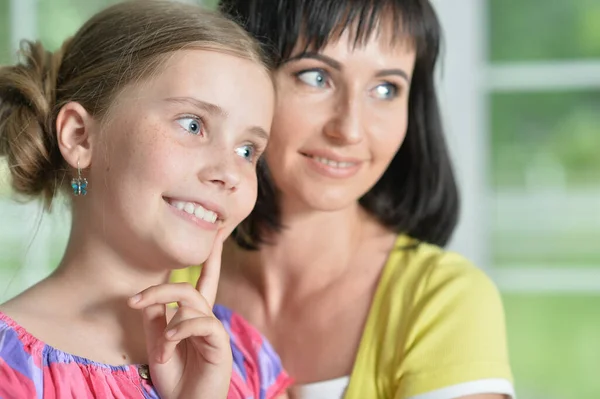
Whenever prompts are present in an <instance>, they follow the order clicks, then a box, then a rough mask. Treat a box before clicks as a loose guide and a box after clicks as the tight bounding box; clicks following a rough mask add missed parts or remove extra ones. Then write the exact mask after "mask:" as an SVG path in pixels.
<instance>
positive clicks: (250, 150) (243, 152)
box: [235, 144, 256, 162]
mask: <svg viewBox="0 0 600 399" xmlns="http://www.w3.org/2000/svg"><path fill="white" fill-rule="evenodd" d="M235 152H236V153H237V154H238V155H239V156H240V157H242V158H244V159H245V160H247V161H248V162H252V161H254V155H255V154H256V149H255V148H254V146H253V145H251V144H245V145H243V146H241V147H238V148H236V149H235Z"/></svg>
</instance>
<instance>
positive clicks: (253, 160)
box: [177, 115, 262, 164]
mask: <svg viewBox="0 0 600 399" xmlns="http://www.w3.org/2000/svg"><path fill="white" fill-rule="evenodd" d="M186 119H191V120H192V121H194V122H196V123H197V124H198V125H199V127H200V131H199V132H198V134H194V133H191V132H190V131H189V130H188V129H186V128H185V127H183V126H182V124H181V123H179V122H180V121H183V120H186ZM177 123H179V126H180V127H181V128H182V129H183V130H185V131H186V132H187V133H188V134H190V135H192V136H199V137H204V135H205V133H204V126H205V123H204V120H203V119H202V118H201V117H199V116H197V115H183V116H181V117H179V118H177ZM243 147H251V148H252V155H251V156H250V158H244V159H245V160H247V161H248V162H249V163H252V164H253V163H256V161H257V160H258V158H259V157H260V155H261V154H262V149H261V147H260V146H259V145H257V144H256V143H247V144H244V145H242V146H240V147H237V148H236V152H237V150H238V149H239V148H243ZM238 155H239V154H238Z"/></svg>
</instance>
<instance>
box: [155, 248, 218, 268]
mask: <svg viewBox="0 0 600 399" xmlns="http://www.w3.org/2000/svg"><path fill="white" fill-rule="evenodd" d="M195 244H196V245H191V244H188V245H176V246H170V247H169V249H168V250H166V251H165V254H166V255H167V257H168V258H171V259H173V266H172V268H173V269H182V268H185V267H188V266H195V265H199V264H202V263H204V262H205V261H206V259H207V258H208V256H209V255H210V251H211V250H212V246H211V245H212V244H211V245H210V246H209V245H206V244H204V245H203V244H202V243H200V242H196V243H195Z"/></svg>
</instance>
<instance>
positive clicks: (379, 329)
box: [173, 236, 514, 399]
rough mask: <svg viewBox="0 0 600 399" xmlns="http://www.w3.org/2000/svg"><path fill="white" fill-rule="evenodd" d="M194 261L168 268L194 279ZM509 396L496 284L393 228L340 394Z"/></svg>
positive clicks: (349, 397) (427, 398)
mask: <svg viewBox="0 0 600 399" xmlns="http://www.w3.org/2000/svg"><path fill="white" fill-rule="evenodd" d="M198 275H199V268H198V267H195V268H193V269H191V270H182V271H178V272H176V273H175V274H174V276H173V280H174V281H189V282H191V283H195V281H196V279H197V278H198ZM478 393H499V394H506V395H508V396H513V397H514V392H513V387H512V376H511V371H510V366H509V362H508V354H507V348H506V329H505V324H504V310H503V307H502V302H501V299H500V295H499V293H498V290H497V289H496V287H495V286H494V284H493V283H492V282H491V280H490V279H489V278H488V277H487V276H486V275H485V274H484V273H483V272H482V271H481V270H480V269H478V268H476V267H475V266H473V265H472V264H470V263H469V262H468V261H467V260H466V259H465V258H463V257H461V256H460V255H457V254H454V253H451V252H445V251H444V250H442V249H441V248H439V247H436V246H434V245H429V244H423V243H420V244H418V245H417V242H416V241H415V240H413V239H411V238H409V237H407V236H399V237H398V240H397V242H396V246H395V248H394V250H392V252H391V253H390V256H389V258H388V261H387V263H386V265H385V267H384V270H383V273H382V276H381V280H380V282H379V286H378V287H377V291H376V293H375V297H374V298H373V303H372V305H371V310H370V313H369V316H368V319H367V323H366V325H365V329H364V332H363V336H362V339H361V343H360V346H359V348H358V354H357V358H356V362H355V364H354V368H353V370H352V374H351V376H350V383H349V386H348V389H347V391H346V394H345V399H365V398H369V399H409V398H410V399H449V398H456V397H461V396H466V395H473V394H478Z"/></svg>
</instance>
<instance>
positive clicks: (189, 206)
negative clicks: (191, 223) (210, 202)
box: [165, 198, 221, 224]
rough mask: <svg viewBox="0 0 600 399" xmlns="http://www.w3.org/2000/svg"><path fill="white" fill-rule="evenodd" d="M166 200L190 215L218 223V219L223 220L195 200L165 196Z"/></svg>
mask: <svg viewBox="0 0 600 399" xmlns="http://www.w3.org/2000/svg"><path fill="white" fill-rule="evenodd" d="M165 201H166V202H167V203H168V204H169V205H171V206H172V207H174V208H177V209H179V210H180V211H183V212H185V213H187V214H189V215H194V216H195V217H196V218H198V219H200V220H204V221H205V222H208V223H212V224H216V223H217V222H218V221H220V220H221V219H219V216H218V215H217V214H216V213H215V212H213V211H211V210H208V209H206V208H204V207H203V206H202V205H200V204H197V203H194V202H187V201H179V200H174V199H171V198H165Z"/></svg>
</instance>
